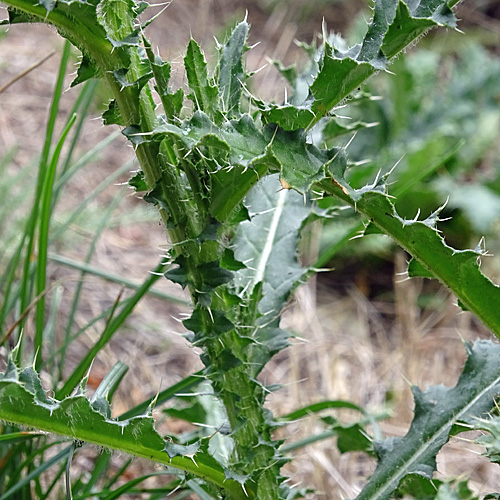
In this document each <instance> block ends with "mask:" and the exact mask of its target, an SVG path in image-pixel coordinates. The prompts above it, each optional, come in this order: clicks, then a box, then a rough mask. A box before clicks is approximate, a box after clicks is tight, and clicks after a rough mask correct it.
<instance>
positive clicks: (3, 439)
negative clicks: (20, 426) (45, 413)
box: [0, 431, 43, 443]
mask: <svg viewBox="0 0 500 500" xmlns="http://www.w3.org/2000/svg"><path fill="white" fill-rule="evenodd" d="M40 436H43V432H36V431H21V432H11V433H10V434H0V443H16V442H18V441H26V440H29V439H33V438H36V437H40Z"/></svg>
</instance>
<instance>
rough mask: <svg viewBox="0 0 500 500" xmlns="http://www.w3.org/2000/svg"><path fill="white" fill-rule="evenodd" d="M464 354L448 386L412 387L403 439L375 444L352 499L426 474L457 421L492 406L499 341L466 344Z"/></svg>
mask: <svg viewBox="0 0 500 500" xmlns="http://www.w3.org/2000/svg"><path fill="white" fill-rule="evenodd" d="M466 350H467V354H468V358H467V362H466V363H465V366H464V369H463V372H462V375H461V376H460V378H459V380H458V382H457V385H456V386H455V387H453V388H448V387H444V386H442V385H440V386H432V387H429V388H428V389H427V390H426V391H425V392H422V391H421V390H420V389H418V388H417V387H414V388H413V395H414V398H415V410H414V412H415V416H414V418H413V422H412V424H411V427H410V430H409V431H408V433H407V434H406V436H405V437H403V438H389V439H386V440H385V441H383V442H381V443H375V451H376V452H377V455H378V456H379V462H378V465H377V468H376V470H375V472H374V473H373V475H372V477H371V478H370V480H369V481H368V483H367V485H366V486H365V487H364V488H363V490H362V491H361V493H360V494H359V496H358V497H357V500H365V499H370V500H388V499H389V498H391V494H392V492H393V491H394V490H395V489H396V488H397V487H398V485H399V483H400V481H401V480H402V479H403V478H404V477H405V476H406V475H407V474H420V475H422V476H424V477H427V478H432V474H433V471H434V470H435V469H436V455H437V453H438V452H439V450H440V449H441V447H442V446H443V445H444V444H445V443H446V442H447V440H448V437H449V434H450V432H451V431H452V427H453V426H454V424H456V423H457V422H464V423H467V424H472V423H475V421H476V418H477V417H480V416H484V415H486V414H487V413H488V412H489V411H490V410H491V409H492V408H494V407H495V397H496V396H497V395H498V394H499V393H500V345H498V344H494V343H492V342H490V341H484V340H481V341H478V342H476V343H475V344H474V345H472V346H470V345H467V346H466Z"/></svg>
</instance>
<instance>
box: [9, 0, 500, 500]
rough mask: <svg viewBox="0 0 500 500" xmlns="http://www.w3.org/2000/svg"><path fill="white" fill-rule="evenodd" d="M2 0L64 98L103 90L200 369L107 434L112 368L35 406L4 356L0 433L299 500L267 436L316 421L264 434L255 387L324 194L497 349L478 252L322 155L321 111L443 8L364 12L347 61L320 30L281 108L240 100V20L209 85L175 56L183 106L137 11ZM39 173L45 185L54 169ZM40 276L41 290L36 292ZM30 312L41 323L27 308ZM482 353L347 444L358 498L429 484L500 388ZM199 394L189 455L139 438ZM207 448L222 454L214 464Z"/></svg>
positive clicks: (492, 354)
mask: <svg viewBox="0 0 500 500" xmlns="http://www.w3.org/2000/svg"><path fill="white" fill-rule="evenodd" d="M3 1H4V3H5V4H6V5H7V7H8V12H9V19H8V20H7V21H5V24H8V23H11V24H14V23H22V22H33V21H37V22H43V23H48V24H51V25H53V26H55V28H56V29H57V30H58V32H59V33H60V34H61V35H62V36H63V37H65V38H67V39H68V40H69V41H70V42H71V43H72V44H73V45H74V46H75V47H76V48H78V49H79V50H80V51H81V54H82V58H81V62H80V66H79V68H78V72H77V76H76V78H75V80H74V81H73V83H72V86H76V85H78V84H82V83H84V82H85V81H87V80H89V79H92V78H102V79H104V80H105V82H106V83H107V85H108V87H109V89H110V91H111V93H112V95H113V99H112V100H111V102H110V103H109V106H108V108H107V110H106V111H105V112H104V114H103V120H104V123H105V124H108V125H118V126H119V127H121V129H122V132H123V134H124V135H125V136H126V137H127V138H128V139H129V140H130V142H131V143H132V144H133V146H134V149H135V154H136V156H137V159H138V161H139V163H140V167H141V170H140V172H139V173H137V174H136V175H135V176H134V177H133V178H132V179H131V180H130V185H131V186H133V187H134V188H135V189H136V190H137V192H139V193H143V199H144V200H145V201H146V202H148V203H150V204H152V205H154V206H155V207H157V209H158V211H159V213H160V215H161V218H162V220H163V222H164V225H165V228H166V230H167V232H168V237H169V240H170V242H171V250H170V251H169V252H168V255H167V256H166V259H165V260H164V261H163V262H162V263H161V265H160V266H159V268H158V270H157V271H161V272H164V275H165V277H166V278H167V279H169V280H171V281H172V282H174V283H177V284H179V285H180V286H182V287H183V288H185V289H186V290H188V291H189V295H190V297H191V300H192V313H191V316H190V317H189V318H188V319H186V320H184V322H183V324H184V326H185V327H186V329H187V330H188V331H189V332H190V333H188V335H187V336H188V338H189V340H190V342H191V343H192V344H193V345H194V346H197V347H199V348H200V349H201V351H202V355H201V359H202V361H203V364H204V366H205V368H204V370H203V371H202V373H200V374H197V375H196V376H195V377H191V378H189V379H186V381H183V382H182V383H181V384H180V385H177V386H174V387H173V388H170V389H168V390H166V391H163V392H162V393H160V394H159V395H158V397H157V398H155V399H153V400H148V401H145V402H144V404H143V405H139V407H137V408H136V409H133V410H131V411H130V412H128V413H127V414H125V415H123V416H122V417H120V418H118V419H112V418H111V417H110V411H109V400H110V398H111V395H112V393H113V391H114V389H115V388H116V385H117V384H118V383H119V381H120V379H121V376H122V375H123V373H122V372H123V367H120V366H118V367H117V368H116V370H115V371H112V372H110V374H109V376H108V377H107V378H106V379H105V380H104V381H103V384H102V386H101V387H100V388H99V390H98V391H97V393H96V394H95V395H94V396H93V398H92V399H90V400H89V399H88V398H87V397H86V396H85V381H86V379H85V372H86V370H87V369H88V367H89V365H90V361H91V359H92V356H90V357H87V358H86V360H87V361H88V363H87V362H86V363H84V364H82V365H81V370H77V371H76V372H75V373H74V374H73V376H72V377H71V378H70V380H69V381H68V382H67V383H66V384H64V385H63V386H62V388H59V389H58V390H57V391H56V393H55V395H54V396H49V395H48V394H47V393H46V391H45V390H44V388H43V387H42V385H41V382H40V378H39V373H40V371H41V370H43V368H44V362H45V359H44V351H43V349H41V350H39V351H38V352H37V353H36V358H35V362H34V364H33V366H32V367H28V368H22V367H21V356H20V355H19V348H20V347H19V344H18V345H17V347H15V348H14V349H13V350H12V352H11V353H10V357H9V362H8V366H7V368H6V371H5V373H4V374H3V376H2V378H1V379H0V418H1V419H3V420H5V421H8V422H11V423H12V424H15V425H19V426H27V427H29V428H33V429H37V430H40V431H44V432H51V433H55V434H58V435H61V436H66V437H68V438H70V439H72V440H75V441H78V442H90V443H94V444H98V445H99V446H103V447H105V448H108V449H111V450H114V449H116V450H121V451H124V452H127V453H131V454H133V455H136V456H140V457H145V458H148V459H150V460H153V461H155V462H157V463H159V464H164V465H165V466H168V467H169V470H170V471H172V470H173V471H176V472H177V473H178V474H180V477H181V479H180V480H179V482H178V483H177V485H178V486H181V487H183V488H190V489H191V490H193V491H195V492H197V493H198V494H200V495H204V496H206V497H207V498H231V499H246V498H249V499H259V500H277V499H291V498H297V497H300V496H302V495H303V494H304V492H303V491H298V490H294V489H293V488H291V487H289V486H288V485H287V483H286V481H285V478H284V477H283V476H282V475H281V468H282V466H283V465H284V464H285V463H286V461H287V460H288V458H287V456H286V454H285V453H284V451H283V450H284V447H283V443H282V442H281V441H279V440H276V439H275V438H274V434H275V430H276V428H277V427H278V425H286V422H288V421H291V420H293V419H294V418H296V417H298V416H300V415H302V414H305V412H306V411H315V410H314V409H311V408H309V409H307V410H303V411H302V412H301V411H299V412H298V413H294V414H292V415H288V416H281V417H282V418H280V419H277V418H276V417H275V416H273V415H272V414H271V413H270V412H269V410H267V409H266V408H265V399H266V395H267V393H268V392H269V391H270V390H274V389H275V388H269V387H266V386H265V385H264V384H263V383H262V381H261V380H260V379H259V374H260V373H261V371H262V369H263V368H264V367H265V366H266V364H267V363H268V361H269V360H270V359H271V358H272V357H273V356H274V355H275V354H276V353H277V352H279V351H280V350H282V349H284V348H285V347H287V346H288V339H289V337H290V333H288V332H286V331H285V330H283V329H282V328H280V316H281V312H282V309H283V307H284V305H285V304H286V302H287V301H288V300H289V298H290V296H291V294H292V293H293V291H294V290H295V288H296V287H297V286H298V285H299V284H301V283H302V282H304V281H305V280H306V279H307V277H308V275H310V274H311V273H312V272H314V270H313V269H306V268H304V267H302V266H301V264H300V263H299V261H298V258H297V247H298V242H299V239H300V235H301V230H302V229H303V227H304V226H305V225H306V224H307V222H309V221H310V220H312V219H314V218H318V217H324V216H331V215H332V213H331V211H329V210H328V209H325V208H322V206H323V205H322V203H321V201H324V200H326V201H328V199H329V198H330V197H334V198H336V199H337V200H340V202H342V203H343V204H346V205H350V206H351V207H353V208H354V210H355V211H356V212H357V213H358V214H359V215H360V216H361V217H364V218H365V219H366V220H367V221H369V224H368V225H367V229H368V228H369V229H370V232H373V228H376V230H377V231H382V232H384V233H386V234H388V235H390V236H392V237H393V238H394V240H395V241H396V242H397V243H398V244H399V245H400V246H401V247H402V248H404V249H405V250H406V251H407V252H408V253H409V254H410V255H411V256H412V257H413V259H412V261H411V262H410V264H409V269H408V272H409V274H410V276H425V277H428V278H429V277H432V278H437V279H438V280H440V281H441V282H442V283H443V284H445V285H446V286H447V287H448V288H449V289H450V290H452V291H453V293H454V294H455V295H456V296H457V298H458V300H459V303H460V305H461V306H462V307H463V308H464V309H467V310H469V311H472V312H473V313H474V314H476V315H477V317H478V318H479V319H481V320H482V321H483V322H484V324H485V325H486V326H487V327H488V328H489V329H490V330H491V331H492V333H493V334H494V335H496V336H497V337H498V336H500V320H499V318H498V310H499V308H500V291H499V289H498V287H497V286H496V285H494V284H493V283H492V282H491V281H490V280H488V279H487V278H486V277H485V276H484V275H483V274H482V273H481V271H480V268H479V260H480V257H481V256H482V255H484V254H485V249H483V248H482V246H478V247H477V248H475V249H473V250H463V251H462V250H460V251H459V250H455V249H453V248H451V247H449V246H448V245H447V244H446V243H445V242H444V240H443V238H442V236H441V235H440V233H439V231H438V230H437V224H438V222H439V214H440V210H441V209H438V210H436V211H435V212H434V213H433V214H431V215H430V216H429V217H427V218H425V219H424V220H419V219H418V218H415V219H413V220H405V219H403V218H401V217H400V216H399V215H398V213H397V212H396V209H395V207H394V201H393V199H392V197H391V196H390V195H389V188H388V183H387V179H388V176H387V175H384V176H379V177H377V178H376V179H375V180H373V182H371V183H369V184H367V185H366V186H364V187H362V188H357V189H355V188H353V187H352V186H351V185H350V184H349V182H348V180H347V177H348V176H347V170H348V167H349V166H350V164H349V160H348V151H346V149H345V148H344V147H333V148H324V147H323V146H322V145H323V144H327V143H329V142H331V140H332V139H333V138H334V137H335V134H337V133H338V127H337V128H336V127H334V126H331V125H332V124H334V123H336V119H337V116H336V109H337V108H338V107H339V105H341V104H342V103H343V102H344V101H345V100H346V99H348V98H349V99H351V100H356V99H358V98H361V97H362V96H361V94H360V86H361V85H362V84H363V82H365V81H366V80H367V79H368V78H370V76H372V75H374V74H375V73H376V72H380V71H385V70H386V69H387V67H388V65H389V63H390V60H391V59H393V58H394V57H395V56H397V55H398V54H400V53H401V52H402V51H404V49H405V48H407V47H408V46H409V45H411V44H413V43H414V42H415V41H416V40H418V39H419V38H420V37H421V36H422V35H424V34H425V33H426V32H427V31H429V30H430V29H431V28H434V27H447V28H450V29H454V28H455V27H456V19H455V16H454V14H453V11H452V9H453V7H454V5H455V4H456V3H457V0H448V1H445V0H419V1H411V2H410V1H408V2H404V1H402V0H376V1H375V2H374V6H373V18H372V20H371V22H370V24H369V26H368V29H367V33H366V35H365V37H364V39H363V40H362V42H361V43H360V44H358V45H355V46H353V47H351V48H347V47H345V46H343V45H342V44H340V43H339V41H338V39H337V38H334V37H330V36H329V35H328V33H327V32H326V29H325V30H324V33H323V38H322V45H321V47H319V48H318V50H317V51H316V53H315V54H316V55H315V57H314V58H313V60H312V65H311V67H310V68H308V71H307V74H295V75H294V76H293V78H292V80H291V82H292V86H293V83H294V82H295V83H297V82H299V83H300V85H295V93H294V94H293V95H292V97H291V98H290V100H289V101H287V102H283V103H281V104H275V103H266V102H263V101H262V100H260V99H259V98H257V97H255V96H253V95H252V94H251V93H250V91H249V90H248V86H247V79H248V78H249V76H250V75H249V74H248V72H247V69H246V68H245V64H244V54H245V52H246V51H247V50H249V48H248V46H247V37H248V30H249V25H248V23H247V21H246V20H245V21H242V22H240V23H239V24H237V26H236V27H235V28H234V29H233V31H232V33H231V35H230V36H229V38H228V40H227V41H225V42H224V43H223V44H221V45H219V47H218V57H217V65H216V68H215V70H214V71H213V72H210V71H209V70H208V66H207V62H206V60H205V56H204V54H203V52H202V50H201V48H200V46H199V45H198V44H197V43H196V42H195V41H194V40H191V41H190V42H189V45H188V47H187V51H186V56H185V59H184V63H185V71H186V77H187V85H188V88H189V90H188V92H187V94H185V93H184V91H183V89H182V88H179V89H177V90H173V89H172V87H171V82H170V76H171V65H170V63H169V62H168V61H164V60H162V59H161V57H160V56H159V55H156V53H155V50H154V47H153V46H152V44H151V42H150V41H148V40H147V39H146V38H145V36H144V31H143V30H144V28H145V26H146V25H147V24H149V22H150V21H147V22H143V23H142V24H141V21H139V20H138V16H139V15H140V14H142V13H143V12H144V11H145V10H146V8H147V7H148V4H147V3H146V2H138V1H136V0H126V1H116V0H101V1H97V0H95V1H94V0H92V1H90V2H80V1H73V0H59V1H57V2H56V1H53V0H42V1H40V2H39V3H35V2H33V1H32V0H3ZM165 15H168V13H167V14H165ZM141 19H142V18H141ZM157 22H161V20H158V21H157ZM286 74H287V75H288V77H290V72H286ZM154 93H156V94H157V96H158V98H159V100H160V101H161V109H160V110H158V109H157V106H156V104H155V100H154ZM187 101H190V108H192V111H188V110H187V107H186V102H187ZM158 111H159V112H158ZM54 168H55V165H54ZM42 175H43V176H45V178H44V182H45V183H47V185H49V184H50V183H51V182H52V181H51V179H52V178H51V175H53V170H51V169H48V170H47V171H46V172H42ZM318 200H320V201H318ZM49 202H50V200H49V201H48V202H47V203H49ZM326 205H328V204H327V203H326V204H325V206H326ZM47 206H49V207H50V203H49V205H47ZM46 208H47V207H46ZM45 229H46V228H45ZM367 232H368V231H367ZM43 278H44V277H43V276H42V275H41V276H40V281H39V283H40V287H39V290H38V292H39V293H43V292H44V289H45V286H46V285H45V281H44V279H43ZM37 315H38V316H39V318H40V320H41V321H40V324H42V325H43V318H44V315H45V311H44V308H43V302H41V303H40V305H39V307H38V311H37ZM110 325H111V326H109V325H108V326H107V327H106V328H107V329H108V328H109V329H112V328H114V330H113V332H114V331H115V330H116V329H117V328H118V326H119V323H116V322H111V323H110ZM37 334H38V335H42V332H41V331H40V332H38V333H37ZM108 334H109V332H108V330H107V331H106V335H104V334H103V336H104V337H106V338H108V336H110V335H111V334H109V335H108ZM38 344H39V345H41V342H38ZM498 350H499V347H498V346H497V345H496V344H493V343H491V342H479V343H476V344H475V345H473V346H472V345H471V346H467V352H468V356H469V358H468V361H467V363H466V366H465V368H464V372H463V374H462V376H461V378H460V380H459V381H458V383H457V386H456V387H455V388H453V389H445V388H443V387H432V388H430V389H428V390H427V391H425V392H421V391H420V390H419V389H418V388H415V389H414V396H415V403H416V408H415V418H414V421H413V423H412V426H411V428H410V430H409V432H408V434H407V435H406V436H405V437H404V438H401V439H388V440H385V441H382V442H372V440H370V439H368V438H367V437H366V431H364V430H363V431H360V432H358V434H357V440H358V441H357V443H358V444H357V445H356V446H357V448H352V449H362V450H364V451H366V452H370V453H372V454H373V453H374V454H375V455H376V456H377V458H378V460H379V462H378V467H377V469H376V471H375V473H374V474H373V476H372V477H371V479H370V480H369V481H368V483H367V484H366V486H365V488H364V489H363V490H362V492H361V493H360V495H359V497H358V498H359V499H365V498H366V499H388V498H390V497H391V496H392V495H393V494H395V492H396V491H397V490H398V488H399V489H400V491H406V490H404V489H403V487H406V486H405V485H407V484H409V482H410V481H409V478H410V479H412V481H413V482H412V484H413V485H416V486H415V488H417V491H418V490H419V489H420V490H421V489H422V488H424V487H426V485H428V484H429V483H430V480H431V479H432V474H433V471H434V470H435V467H436V455H437V453H438V451H439V449H440V448H441V447H442V446H443V445H444V444H445V443H446V442H447V440H448V438H449V436H450V434H453V433H455V432H457V431H458V430H460V429H464V428H465V426H470V425H473V424H474V422H475V418H477V417H484V416H485V415H487V414H488V412H490V411H491V410H492V409H493V408H494V406H495V403H494V398H495V396H496V395H497V394H498V392H499V387H500V365H499V361H498V360H499V359H500V358H499V356H498V354H499V352H498ZM93 355H95V353H94V354H93ZM202 379H203V380H206V381H207V384H208V387H209V388H210V391H212V393H213V397H215V398H217V399H218V400H219V401H220V402H221V404H222V408H223V410H221V414H222V417H221V418H220V421H219V422H218V425H217V427H216V430H215V434H212V435H208V436H199V437H198V438H197V439H195V440H193V441H191V442H180V441H178V440H176V439H175V438H173V437H170V438H167V439H165V438H164V437H162V436H161V435H160V434H159V433H158V432H157V431H156V430H155V428H154V421H153V419H152V417H151V409H152V407H153V406H154V405H155V404H161V403H162V402H164V401H165V400H167V399H169V398H171V397H172V396H173V395H174V394H176V393H177V392H180V391H181V390H182V389H183V388H187V387H192V386H193V385H195V384H197V383H201V382H200V381H201V380H202ZM78 387H79V388H78ZM75 390H76V392H75ZM346 405H347V403H346ZM348 407H349V406H348ZM352 407H353V408H354V406H353V405H352ZM19 408H23V410H22V411H20V410H19ZM319 409H322V407H319V408H318V410H319ZM359 411H361V412H362V410H360V409H359ZM341 432H342V429H338V433H339V435H340V434H341ZM216 439H219V440H220V442H223V443H224V445H220V446H219V449H218V451H217V453H215V451H214V446H213V443H214V441H215V440H216ZM73 448H74V447H73ZM73 448H72V450H71V453H72V452H73V451H74V449H73ZM69 455H70V451H68V452H66V455H63V458H66V457H67V456H69ZM410 493H411V492H410ZM2 498H4V497H2Z"/></svg>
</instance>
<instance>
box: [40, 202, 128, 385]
mask: <svg viewBox="0 0 500 500" xmlns="http://www.w3.org/2000/svg"><path fill="white" fill-rule="evenodd" d="M121 198H122V193H118V195H117V196H115V198H114V199H113V201H112V202H111V203H110V205H109V207H108V208H107V209H106V211H105V212H104V215H103V216H102V217H101V221H100V223H99V225H98V226H97V227H96V230H95V232H94V236H93V238H92V241H91V243H90V247H89V249H88V251H87V255H86V256H85V261H84V263H85V265H89V263H90V260H91V259H92V255H93V254H94V251H95V248H96V245H97V241H98V239H99V237H100V235H101V233H102V231H103V230H104V228H105V227H106V225H107V223H108V221H109V218H110V217H111V214H112V213H113V211H114V210H115V208H116V207H117V205H118V203H119V202H120V200H121ZM49 258H50V257H49ZM84 277H85V271H83V270H82V272H81V275H80V279H79V280H78V283H77V286H76V290H75V293H74V296H73V300H72V303H71V309H70V312H69V316H68V322H67V324H66V328H65V332H64V340H63V342H62V346H61V349H60V358H59V359H60V361H59V367H58V371H59V377H58V380H62V373H63V365H64V363H65V360H66V349H67V347H68V345H69V343H70V336H71V329H72V327H73V322H74V318H75V314H76V312H77V309H78V304H79V302H80V295H81V292H82V288H83V283H84Z"/></svg>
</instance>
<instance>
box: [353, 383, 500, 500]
mask: <svg viewBox="0 0 500 500" xmlns="http://www.w3.org/2000/svg"><path fill="white" fill-rule="evenodd" d="M499 382H500V377H497V378H496V379H495V380H494V381H493V382H491V384H489V385H488V386H487V387H486V388H485V389H483V390H482V391H481V392H480V393H479V394H478V395H477V396H476V397H475V398H474V399H473V400H472V401H471V402H470V403H468V404H467V405H466V406H465V407H464V408H463V409H462V410H461V411H459V412H458V414H457V415H455V416H454V417H453V418H451V419H449V420H448V422H447V423H446V424H444V425H443V426H441V428H440V429H439V430H438V431H437V432H435V433H434V438H433V439H431V440H430V441H427V442H426V443H425V444H423V445H422V446H420V448H418V450H417V451H416V452H415V453H414V454H413V455H412V456H411V458H410V459H409V460H408V461H406V462H405V463H404V464H403V466H402V467H401V468H399V469H398V471H399V473H396V474H393V475H391V476H390V477H389V478H388V480H387V481H385V483H384V486H382V488H380V489H379V490H377V491H376V492H375V493H374V494H373V495H372V496H370V500H376V499H379V498H384V495H390V494H391V493H392V491H394V488H393V487H392V484H393V483H394V481H396V480H397V481H398V482H399V481H400V480H401V479H402V478H403V477H404V476H405V475H406V474H407V471H408V469H409V467H410V465H413V464H414V463H415V462H417V461H418V460H419V459H420V457H421V456H422V455H423V454H424V453H425V452H426V451H427V449H428V448H429V445H430V444H432V443H433V442H434V441H435V440H436V439H437V437H438V436H440V435H441V434H442V433H443V432H445V430H446V428H447V427H449V426H450V425H453V424H454V423H455V422H457V421H459V420H460V417H461V416H462V415H463V414H464V413H465V412H467V411H468V410H469V409H470V408H471V407H472V406H473V405H474V404H476V403H477V402H478V401H479V400H480V399H481V398H482V397H483V396H484V395H485V394H486V393H487V392H488V391H490V390H491V389H493V388H494V387H495V386H496V385H498V383H499ZM361 493H362V491H361ZM357 498H363V497H360V496H358V497H357Z"/></svg>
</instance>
